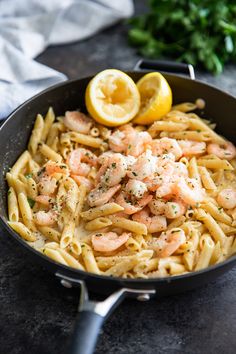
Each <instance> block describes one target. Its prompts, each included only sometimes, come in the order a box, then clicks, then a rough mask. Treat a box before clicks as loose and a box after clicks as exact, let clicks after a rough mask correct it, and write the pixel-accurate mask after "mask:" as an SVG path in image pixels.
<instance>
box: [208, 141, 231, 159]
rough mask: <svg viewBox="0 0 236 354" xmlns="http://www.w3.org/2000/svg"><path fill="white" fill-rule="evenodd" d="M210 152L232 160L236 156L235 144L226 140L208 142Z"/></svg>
mask: <svg viewBox="0 0 236 354" xmlns="http://www.w3.org/2000/svg"><path fill="white" fill-rule="evenodd" d="M207 152H208V154H213V155H216V156H217V157H219V158H220V159H226V160H232V159H233V158H235V156H236V148H235V146H234V145H233V144H232V143H230V142H229V141H226V142H225V143H223V144H208V145H207Z"/></svg>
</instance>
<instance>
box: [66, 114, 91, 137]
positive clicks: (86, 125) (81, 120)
mask: <svg viewBox="0 0 236 354" xmlns="http://www.w3.org/2000/svg"><path fill="white" fill-rule="evenodd" d="M63 122H64V124H65V126H66V127H67V128H69V129H70V130H74V131H75V132H78V133H83V134H88V133H89V131H90V128H91V126H92V120H91V119H90V118H89V117H87V116H86V115H85V114H84V113H81V112H77V111H71V112H69V111H67V112H66V114H65V118H64V120H63Z"/></svg>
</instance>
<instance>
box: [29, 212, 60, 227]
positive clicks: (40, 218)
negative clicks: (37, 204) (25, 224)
mask: <svg viewBox="0 0 236 354" xmlns="http://www.w3.org/2000/svg"><path fill="white" fill-rule="evenodd" d="M33 217H34V222H35V224H37V225H43V226H50V225H53V224H54V223H55V222H56V218H57V214H56V212H55V211H53V210H49V211H47V212H46V211H43V210H40V211H37V213H35V214H34V216H33Z"/></svg>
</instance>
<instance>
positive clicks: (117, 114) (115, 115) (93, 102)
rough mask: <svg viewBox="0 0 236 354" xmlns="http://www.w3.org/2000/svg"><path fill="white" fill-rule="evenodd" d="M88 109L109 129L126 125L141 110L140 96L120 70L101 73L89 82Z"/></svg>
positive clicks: (134, 86) (87, 90)
mask: <svg viewBox="0 0 236 354" xmlns="http://www.w3.org/2000/svg"><path fill="white" fill-rule="evenodd" d="M85 102H86V108H87V110H88V112H89V114H90V115H91V116H92V117H93V118H94V119H95V120H96V121H97V122H98V123H101V124H104V125H107V126H109V127H115V126H117V125H121V124H125V123H127V122H129V121H130V120H131V119H133V118H134V117H135V116H136V114H137V113H138V111H139V108H140V95H139V91H138V89H137V86H136V85H135V83H134V81H133V80H132V79H131V77H129V76H128V75H127V74H125V73H124V72H122V71H120V70H116V69H108V70H104V71H101V72H100V73H98V74H97V75H96V76H94V78H93V79H92V80H91V81H90V82H89V84H88V86H87V88H86V93H85Z"/></svg>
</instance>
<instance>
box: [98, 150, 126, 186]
mask: <svg viewBox="0 0 236 354" xmlns="http://www.w3.org/2000/svg"><path fill="white" fill-rule="evenodd" d="M126 172H127V163H126V159H125V156H123V155H121V154H113V156H111V157H109V158H108V159H107V161H106V162H105V163H104V164H103V165H102V166H101V168H100V170H99V171H98V173H97V177H96V180H97V182H101V183H102V184H105V185H107V186H109V187H112V186H115V185H116V184H119V183H120V182H121V180H122V178H124V177H125V175H126Z"/></svg>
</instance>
